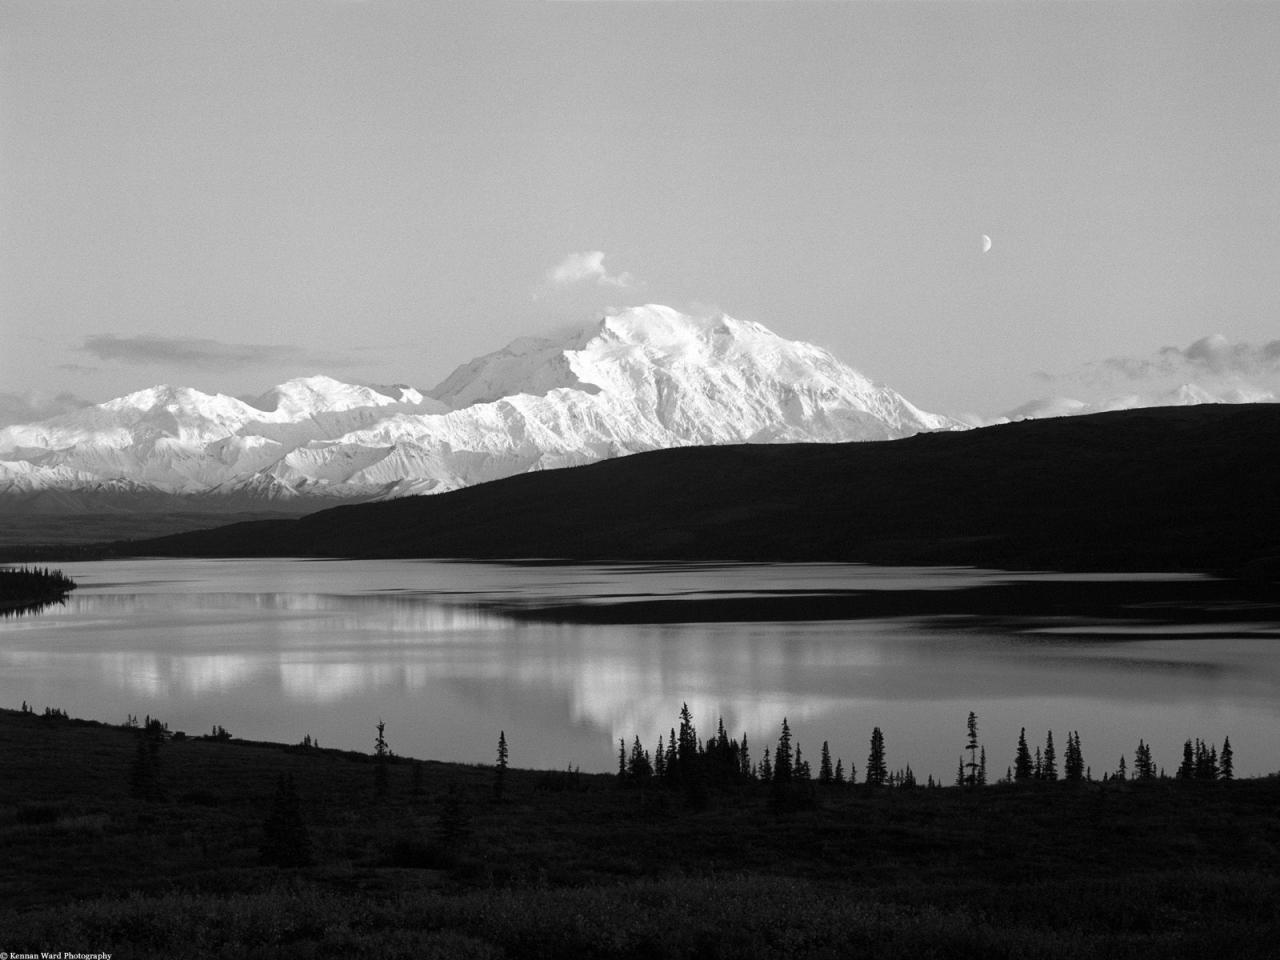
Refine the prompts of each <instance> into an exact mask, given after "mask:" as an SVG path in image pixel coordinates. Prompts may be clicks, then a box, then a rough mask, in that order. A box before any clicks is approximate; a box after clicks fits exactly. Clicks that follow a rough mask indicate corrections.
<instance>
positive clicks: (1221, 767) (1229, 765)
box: [1218, 737, 1235, 780]
mask: <svg viewBox="0 0 1280 960" xmlns="http://www.w3.org/2000/svg"><path fill="white" fill-rule="evenodd" d="M1218 771H1219V772H1218V777H1219V779H1222V780H1232V779H1234V778H1235V753H1233V752H1232V750H1231V738H1230V737H1223V738H1222V753H1221V755H1220V756H1219V757H1218Z"/></svg>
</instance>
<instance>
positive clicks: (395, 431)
mask: <svg viewBox="0 0 1280 960" xmlns="http://www.w3.org/2000/svg"><path fill="white" fill-rule="evenodd" d="M966 426H967V425H966V424H964V423H962V422H961V421H959V420H954V419H952V418H950V417H946V416H941V415H938V414H932V413H926V412H924V411H922V410H920V409H918V408H917V407H915V406H913V405H912V404H911V403H909V402H908V401H907V400H906V399H904V398H903V397H902V396H901V395H899V394H898V393H896V392H895V391H893V390H892V389H890V388H888V387H886V386H883V385H881V384H877V383H874V382H872V381H871V380H869V379H868V378H867V377H865V376H863V375H862V374H861V373H859V372H858V371H856V370H854V369H853V368H852V367H850V366H848V365H846V364H844V363H842V362H841V361H839V360H837V359H836V358H835V357H834V356H832V354H830V353H829V352H827V351H826V350H824V349H822V348H821V347H817V346H814V345H813V344H809V343H804V342H801V341H793V340H786V339H784V338H782V337H779V336H778V335H777V334H775V333H773V332H772V331H770V330H769V329H767V328H766V327H764V326H762V325H760V324H758V323H752V322H746V321H741V320H735V319H734V318H732V317H729V316H726V315H719V316H714V317H699V316H690V315H688V314H685V313H681V312H679V311H677V310H674V309H672V308H670V307H665V306H661V305H657V304H650V305H646V306H641V307H632V308H629V309H626V310H622V311H619V312H616V313H613V314H611V315H609V316H606V317H604V318H603V319H601V320H599V321H598V322H595V323H592V324H588V325H587V326H585V327H583V328H581V329H579V330H576V331H573V332H571V333H568V334H566V335H564V336H560V337H555V338H530V337H525V338H521V339H518V340H515V341H513V342H512V343H510V344H508V345H507V346H506V347H504V348H503V349H501V350H498V351H496V352H494V353H490V354H487V355H485V356H482V357H478V358H476V359H475V360H472V361H471V362H469V363H466V364H464V365H462V366H460V367H458V368H457V369H456V370H454V371H453V373H451V374H450V375H449V376H448V377H446V378H445V380H444V381H443V382H442V383H440V384H439V385H438V386H436V387H435V388H434V389H431V390H427V391H420V390H417V389H415V388H413V387H410V386H407V385H404V384H396V385H394V386H368V385H357V384H349V383H343V382H341V381H339V380H335V379H333V378H331V377H328V376H322V375H317V376H310V377H304V378H298V379H294V380H290V381H288V382H287V383H283V384H280V385H279V386H276V387H273V388H272V389H271V390H269V391H267V392H266V393H264V394H263V395H262V396H260V397H258V398H255V399H253V400H251V401H250V400H243V399H238V398H236V397H231V396H226V395H223V394H207V393H202V392H200V391H197V390H193V389H190V388H187V387H174V386H155V387H150V388H148V389H145V390H139V391H137V392H135V393H131V394H129V395H127V396H124V397H119V398H117V399H114V400H110V401H108V402H106V403H102V404H99V405H97V406H94V407H88V408H85V409H82V410H76V411H73V412H70V413H66V414H62V415H60V416H56V417H53V418H51V419H48V420H44V421H41V422H39V423H32V424H21V425H16V426H10V427H5V428H3V429H0V510H8V511H15V510H27V511H35V512H40V511H47V512H61V513H66V512H75V511H94V510H101V509H130V510H141V509H148V508H154V509H175V508H180V509H184V510H190V511H208V512H224V511H231V510H245V509H255V508H260V509H273V510H287V511H290V512H309V511H311V510H315V509H320V508H321V507H324V506H328V505H331V504H333V503H336V502H347V501H368V500H377V499H385V498H392V497H401V496H408V495H415V494H430V493H440V492H444V491H448V490H454V489H457V488H459V487H464V486H468V485H471V484H475V483H482V482H485V481H488V480H495V479H498V478H501V477H506V476H510V475H512V474H516V473H522V472H525V471H530V470H544V469H554V468H559V467H567V466H573V465H577V464H584V463H590V462H593V461H596V460H600V459H604V458H609V457H619V456H625V455H627V454H631V453H638V452H641V451H645V450H654V449H659V448H666V447H678V446H690V445H707V444H729V443H793V442H815V441H823V442H844V441H862V440H889V439H895V438H899V437H905V436H909V435H911V434H915V433H919V432H922V431H934V430H957V429H965V428H966Z"/></svg>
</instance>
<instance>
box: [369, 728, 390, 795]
mask: <svg viewBox="0 0 1280 960" xmlns="http://www.w3.org/2000/svg"><path fill="white" fill-rule="evenodd" d="M386 729H387V724H386V722H385V721H383V720H382V718H381V717H379V718H378V736H377V737H375V738H374V741H373V792H374V794H375V795H376V796H377V797H378V799H382V798H383V797H385V796H386V795H387V761H388V760H389V758H390V754H391V751H390V750H389V749H388V748H387V738H386V736H385V731H386Z"/></svg>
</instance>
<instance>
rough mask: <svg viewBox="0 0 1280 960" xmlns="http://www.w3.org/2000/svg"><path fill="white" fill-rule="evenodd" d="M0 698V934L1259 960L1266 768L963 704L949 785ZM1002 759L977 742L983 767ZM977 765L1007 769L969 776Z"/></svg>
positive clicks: (887, 768)
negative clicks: (994, 732) (193, 721)
mask: <svg viewBox="0 0 1280 960" xmlns="http://www.w3.org/2000/svg"><path fill="white" fill-rule="evenodd" d="M368 733H369V746H370V749H369V752H363V753H362V752H351V751H340V750H333V749H329V748H326V747H323V746H321V745H320V744H318V743H316V742H315V741H314V740H313V739H312V738H311V737H310V735H309V734H304V735H303V736H302V738H301V742H299V743H295V744H292V745H286V744H279V743H261V742H246V741H242V740H238V739H236V738H235V737H234V736H233V734H232V732H231V731H229V730H227V729H224V728H222V727H221V726H214V727H213V728H212V729H211V730H210V731H209V732H208V733H202V734H200V735H195V734H190V733H180V732H177V731H170V730H169V729H168V728H167V726H166V725H165V724H164V723H163V722H162V721H161V720H159V719H158V718H153V717H143V718H137V717H133V716H129V717H128V718H127V720H126V722H125V723H123V724H119V725H111V724H105V723H100V722H94V721H84V720H75V719H70V718H68V717H67V715H66V713H65V712H64V711H62V710H60V709H57V708H49V707H45V708H44V709H43V710H37V709H36V708H34V707H33V706H31V705H28V704H23V705H22V708H21V709H19V710H0V837H2V838H3V841H4V849H5V857H4V858H2V859H0V932H2V934H3V939H4V943H0V948H2V949H5V950H7V951H8V952H10V953H11V954H13V953H18V952H36V953H38V952H39V951H40V950H48V949H63V950H81V949H83V950H85V951H107V952H111V953H113V954H115V955H117V956H128V957H174V956H178V957H183V956H190V957H195V956H200V957H205V956H215V957H216V956H227V957H230V956H233V955H234V956H264V957H265V956H272V957H285V958H289V957H308V958H311V957H353V956H378V957H399V956H404V957H408V956H415V957H422V956H430V957H486V958H498V957H511V958H523V957H539V958H543V957H545V958H550V957H570V956H571V957H602V958H604V957H626V958H641V957H644V958H668V957H672V958H674V957H680V958H685V957H688V958H692V957H708V956H711V957H716V956H723V957H748V958H752V957H758V958H774V957H837V956H839V957H846V956H850V957H860V956H869V957H879V958H899V957H901V958H907V957H911V958H917V957H920V956H931V957H978V956H981V957H1010V958H1012V957H1040V958H1066V957H1086V956H1088V957H1093V956H1106V957H1133V958H1138V957H1143V958H1145V957H1153V956H1159V957H1174V958H1179V957H1185V958H1201V957H1205V956H1214V957H1258V958H1261V957H1272V956H1274V945H1275V943H1276V942H1277V936H1278V935H1280V909H1278V908H1277V904H1280V857H1278V856H1277V852H1278V851H1280V816H1278V815H1277V810H1280V777H1276V776H1270V777H1261V778H1251V779H1236V778H1235V777H1234V776H1233V775H1232V769H1231V752H1230V745H1229V743H1227V742H1224V743H1223V744H1221V745H1208V744H1204V743H1200V742H1197V743H1196V744H1195V745H1194V747H1193V746H1192V744H1191V743H1188V745H1187V756H1186V757H1184V758H1183V760H1184V761H1186V762H1185V764H1179V765H1178V768H1177V769H1176V770H1174V769H1172V767H1171V768H1170V770H1169V772H1168V773H1167V774H1162V772H1161V770H1160V769H1159V767H1160V766H1161V764H1157V763H1156V762H1155V761H1153V759H1152V758H1151V756H1150V751H1149V749H1148V748H1146V745H1145V743H1142V742H1141V741H1140V742H1139V743H1138V744H1136V745H1135V752H1134V755H1133V757H1132V761H1133V762H1132V763H1126V764H1125V766H1126V768H1127V769H1123V770H1122V769H1116V768H1109V769H1108V770H1107V772H1106V773H1105V774H1100V773H1099V772H1098V771H1099V766H1098V765H1089V764H1088V763H1087V758H1086V756H1085V754H1083V753H1082V751H1081V745H1080V742H1079V738H1078V737H1076V736H1074V735H1073V734H1070V733H1068V734H1067V735H1066V736H1065V738H1064V740H1063V743H1062V744H1061V746H1063V747H1065V749H1064V754H1063V756H1062V757H1061V759H1060V760H1059V759H1057V758H1056V751H1055V750H1054V745H1053V740H1052V737H1051V736H1050V737H1049V738H1048V739H1047V740H1046V741H1045V742H1044V743H1043V746H1042V745H1041V743H1040V742H1039V741H1038V738H1036V739H1037V742H1036V745H1035V748H1034V749H1032V748H1030V747H1029V745H1028V743H1027V741H1026V737H1025V735H1024V737H1022V738H1020V742H1019V743H1018V744H1016V745H1012V744H1010V745H1004V747H1003V748H1000V749H997V748H996V747H994V746H993V745H989V744H985V743H983V741H982V739H981V735H980V727H979V718H978V717H977V716H976V715H975V714H970V715H969V718H968V721H967V723H966V722H965V721H964V720H963V719H961V721H960V722H959V723H958V724H957V731H956V734H957V737H956V741H957V757H958V763H957V771H956V780H955V781H954V783H949V784H948V785H947V786H946V787H945V788H944V787H942V786H940V785H938V784H936V783H935V785H934V786H933V787H932V788H931V787H929V786H928V785H927V784H926V783H920V782H918V781H917V780H916V778H915V777H914V776H913V775H911V773H910V768H909V767H901V768H897V769H894V768H893V767H892V765H891V764H890V763H889V762H888V757H890V756H891V755H892V751H891V744H886V737H885V734H884V733H883V732H882V731H881V730H880V729H879V728H874V729H873V730H872V731H871V735H870V738H869V740H868V744H867V753H866V755H865V760H864V759H863V758H861V757H860V758H859V759H858V760H857V761H856V765H855V761H853V760H849V761H847V762H846V761H845V760H844V759H842V758H832V757H831V756H830V753H829V751H828V750H827V749H826V748H825V747H826V745H825V744H824V745H823V749H821V750H814V751H813V752H812V753H810V754H805V753H804V752H802V751H801V750H800V748H799V744H797V743H795V742H794V741H793V740H792V739H791V736H790V730H789V727H788V726H787V724H786V722H785V721H783V722H782V724H781V726H780V730H779V736H778V740H777V742H776V743H773V744H770V745H768V747H767V748H766V747H764V745H761V746H760V747H754V748H753V747H751V746H749V745H748V744H747V743H746V738H745V737H742V738H740V739H739V738H729V737H728V736H727V735H726V733H725V731H724V729H723V725H722V724H720V725H718V726H717V729H716V731H715V733H712V734H707V735H706V736H703V735H700V734H699V733H698V731H697V730H696V728H695V727H694V724H693V719H692V717H691V716H690V715H689V712H688V710H687V709H686V710H683V711H681V713H680V716H679V718H678V719H677V720H676V723H675V725H673V727H672V729H671V731H670V732H669V735H668V736H667V737H664V738H663V739H662V740H661V741H660V749H655V750H652V751H650V750H646V749H645V748H644V747H642V746H641V745H640V740H639V735H638V734H637V735H636V736H635V737H634V738H633V740H632V743H631V744H630V746H629V747H628V744H627V743H626V741H625V740H624V741H622V742H621V743H620V744H619V769H618V771H617V772H616V773H612V774H584V773H581V772H580V771H578V770H576V769H574V768H572V767H569V768H565V769H559V770H542V771H539V770H529V769H522V768H521V766H520V761H519V751H520V743H519V734H518V733H516V732H514V731H512V736H511V737H508V736H507V733H508V732H507V731H496V732H495V738H494V757H493V760H494V762H493V763H490V764H483V765H481V764H472V765H463V764H447V763H437V762H432V761H429V760H416V759H413V758H409V757H403V756H399V755H397V753H396V752H395V749H394V747H395V731H394V730H388V729H387V728H386V726H385V725H384V724H382V723H381V722H379V723H378V724H377V725H376V726H375V727H371V729H370V730H369V732H368ZM997 754H998V755H999V759H998V760H997V759H996V756H997ZM988 762H990V763H991V765H992V766H993V767H998V768H999V769H1000V770H1001V771H1002V772H1001V774H999V775H997V774H995V773H994V772H993V773H992V774H991V775H988V773H987V769H986V768H987V766H988Z"/></svg>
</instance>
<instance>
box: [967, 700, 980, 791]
mask: <svg viewBox="0 0 1280 960" xmlns="http://www.w3.org/2000/svg"><path fill="white" fill-rule="evenodd" d="M967 727H968V730H969V737H968V739H967V740H966V742H965V747H964V748H965V749H966V750H968V751H969V762H968V763H966V764H965V765H964V782H965V784H967V785H968V786H970V787H976V786H977V785H978V715H977V714H975V713H974V712H973V711H972V710H970V711H969V720H968V722H967Z"/></svg>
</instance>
